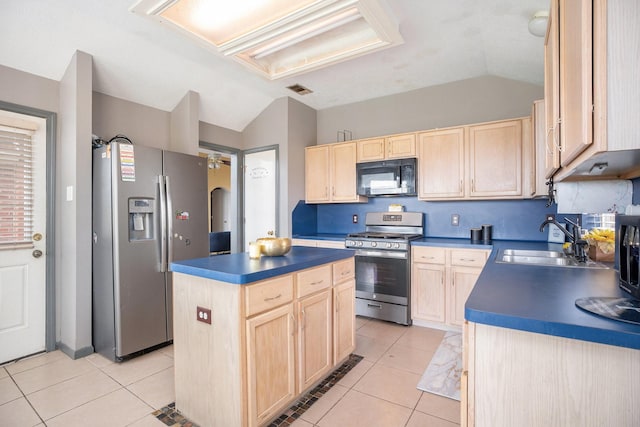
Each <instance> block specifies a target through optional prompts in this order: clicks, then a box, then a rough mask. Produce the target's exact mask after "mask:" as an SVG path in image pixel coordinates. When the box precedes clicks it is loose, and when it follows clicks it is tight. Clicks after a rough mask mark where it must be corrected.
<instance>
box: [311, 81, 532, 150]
mask: <svg viewBox="0 0 640 427" xmlns="http://www.w3.org/2000/svg"><path fill="white" fill-rule="evenodd" d="M543 97H544V91H543V87H542V86H537V85H533V84H528V83H522V82H518V81H514V80H509V79H504V78H501V77H495V76H484V77H478V78H473V79H468V80H461V81H457V82H453V83H447V84H443V85H438V86H432V87H428V88H424V89H418V90H414V91H410V92H405V93H402V94H398V95H390V96H385V97H381V98H377V99H373V100H369V101H363V102H357V103H354V104H348V105H343V106H339V107H333V108H327V109H324V110H320V111H318V144H325V143H329V142H335V141H336V140H337V138H336V137H337V132H338V131H341V130H350V131H351V132H352V133H353V139H360V138H367V137H373V136H382V135H389V134H394V133H402V132H411V131H419V130H427V129H433V128H439V127H440V128H441V127H447V126H454V125H462V124H470V123H479V122H487V121H492V120H500V119H507V118H513V117H523V116H528V115H529V114H531V104H532V103H533V101H534V100H536V99H542V98H543Z"/></svg>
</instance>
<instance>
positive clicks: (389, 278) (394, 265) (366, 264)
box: [356, 256, 408, 298]
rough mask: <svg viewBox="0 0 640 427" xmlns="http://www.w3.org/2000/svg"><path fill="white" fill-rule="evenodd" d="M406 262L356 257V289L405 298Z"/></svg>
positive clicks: (406, 281) (406, 284)
mask: <svg viewBox="0 0 640 427" xmlns="http://www.w3.org/2000/svg"><path fill="white" fill-rule="evenodd" d="M407 266H408V260H406V259H394V258H382V257H371V256H356V289H357V290H358V291H363V292H370V293H373V294H383V295H392V296H397V297H403V298H406V297H407V296H408V295H407V292H408V268H407Z"/></svg>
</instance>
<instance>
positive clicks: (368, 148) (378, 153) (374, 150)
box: [356, 138, 384, 163]
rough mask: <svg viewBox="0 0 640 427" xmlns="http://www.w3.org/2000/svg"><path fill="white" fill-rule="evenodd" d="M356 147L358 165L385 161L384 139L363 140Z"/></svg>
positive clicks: (357, 142)
mask: <svg viewBox="0 0 640 427" xmlns="http://www.w3.org/2000/svg"><path fill="white" fill-rule="evenodd" d="M356 146H357V150H358V155H357V161H358V163H362V162H372V161H374V160H384V138H374V139H362V140H360V141H356Z"/></svg>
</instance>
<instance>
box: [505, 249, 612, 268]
mask: <svg viewBox="0 0 640 427" xmlns="http://www.w3.org/2000/svg"><path fill="white" fill-rule="evenodd" d="M496 262H498V263H505V264H527V265H539V266H552V267H578V268H609V267H608V266H606V265H604V264H602V263H599V262H595V261H591V260H587V262H583V263H581V262H578V261H577V260H576V259H575V258H574V257H571V256H567V255H566V254H565V253H564V252H560V251H536V250H528V249H500V251H499V252H498V256H497V257H496Z"/></svg>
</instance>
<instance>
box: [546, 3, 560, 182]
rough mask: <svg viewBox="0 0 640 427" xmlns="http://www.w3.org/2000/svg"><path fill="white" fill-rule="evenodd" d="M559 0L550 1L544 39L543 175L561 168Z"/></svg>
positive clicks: (549, 176)
mask: <svg viewBox="0 0 640 427" xmlns="http://www.w3.org/2000/svg"><path fill="white" fill-rule="evenodd" d="M558 12H559V10H558V0H551V6H550V8H549V20H548V23H547V35H546V38H545V41H544V111H545V113H544V114H545V132H544V133H545V136H544V152H545V157H544V159H545V161H544V165H545V175H544V176H545V178H551V177H552V176H553V174H554V173H555V172H556V171H557V170H558V169H559V168H560V129H559V125H560V90H559V89H560V54H559V53H560V45H559V36H560V26H559V24H558Z"/></svg>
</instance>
